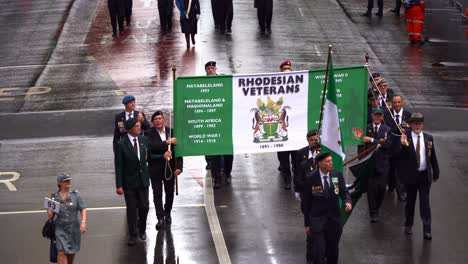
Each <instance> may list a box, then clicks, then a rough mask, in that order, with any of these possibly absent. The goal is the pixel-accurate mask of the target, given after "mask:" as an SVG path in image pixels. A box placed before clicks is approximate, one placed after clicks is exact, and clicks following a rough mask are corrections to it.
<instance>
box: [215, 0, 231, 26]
mask: <svg viewBox="0 0 468 264" xmlns="http://www.w3.org/2000/svg"><path fill="white" fill-rule="evenodd" d="M217 1H219V3H218V4H217V6H218V12H217V13H218V15H219V17H218V18H219V32H220V33H221V34H224V33H226V32H227V33H232V19H233V18H234V5H233V3H232V1H233V0H217Z"/></svg>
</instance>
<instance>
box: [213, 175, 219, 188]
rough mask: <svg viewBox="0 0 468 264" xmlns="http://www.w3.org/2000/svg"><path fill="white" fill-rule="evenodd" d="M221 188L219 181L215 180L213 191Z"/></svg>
mask: <svg viewBox="0 0 468 264" xmlns="http://www.w3.org/2000/svg"><path fill="white" fill-rule="evenodd" d="M219 187H220V185H219V181H218V180H215V179H214V178H213V189H219Z"/></svg>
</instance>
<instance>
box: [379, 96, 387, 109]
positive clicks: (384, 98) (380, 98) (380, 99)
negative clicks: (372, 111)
mask: <svg viewBox="0 0 468 264" xmlns="http://www.w3.org/2000/svg"><path fill="white" fill-rule="evenodd" d="M382 100H383V101H384V102H387V95H381V96H379V105H380V107H383V106H384V105H383V104H382Z"/></svg>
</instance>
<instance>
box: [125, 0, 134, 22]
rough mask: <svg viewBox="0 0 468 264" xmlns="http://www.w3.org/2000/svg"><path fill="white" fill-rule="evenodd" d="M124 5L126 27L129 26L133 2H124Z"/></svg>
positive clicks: (129, 0) (126, 0) (130, 0)
mask: <svg viewBox="0 0 468 264" xmlns="http://www.w3.org/2000/svg"><path fill="white" fill-rule="evenodd" d="M124 2H125V3H124V5H125V21H126V22H127V26H128V25H130V18H131V17H132V7H133V0H124Z"/></svg>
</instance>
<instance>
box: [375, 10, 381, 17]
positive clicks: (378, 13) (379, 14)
mask: <svg viewBox="0 0 468 264" xmlns="http://www.w3.org/2000/svg"><path fill="white" fill-rule="evenodd" d="M375 15H376V16H378V17H383V12H382V11H379V12H377V13H375Z"/></svg>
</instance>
